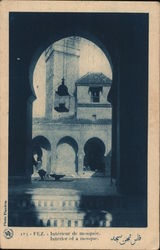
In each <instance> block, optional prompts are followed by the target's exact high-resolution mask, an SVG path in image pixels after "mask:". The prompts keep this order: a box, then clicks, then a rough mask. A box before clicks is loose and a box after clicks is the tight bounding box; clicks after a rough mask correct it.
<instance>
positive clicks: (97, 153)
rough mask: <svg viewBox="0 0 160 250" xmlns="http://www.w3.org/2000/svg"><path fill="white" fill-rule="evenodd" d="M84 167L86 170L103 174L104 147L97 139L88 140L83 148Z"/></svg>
mask: <svg viewBox="0 0 160 250" xmlns="http://www.w3.org/2000/svg"><path fill="white" fill-rule="evenodd" d="M84 152H85V157H84V166H85V167H86V169H89V170H92V171H97V172H102V173H104V172H105V161H104V153H105V145H104V143H103V142H102V141H101V140H100V139H99V138H96V137H94V138H91V139H89V140H88V141H87V142H86V144H85V146H84Z"/></svg>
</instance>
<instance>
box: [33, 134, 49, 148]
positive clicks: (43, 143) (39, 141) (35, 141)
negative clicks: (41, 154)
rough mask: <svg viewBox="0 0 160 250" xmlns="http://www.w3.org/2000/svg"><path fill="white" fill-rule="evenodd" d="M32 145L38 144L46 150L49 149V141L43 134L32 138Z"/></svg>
mask: <svg viewBox="0 0 160 250" xmlns="http://www.w3.org/2000/svg"><path fill="white" fill-rule="evenodd" d="M32 146H33V147H36V146H40V147H42V148H44V149H46V150H48V151H51V143H50V141H49V139H48V138H47V137H45V136H43V135H37V136H35V137H34V138H33V139H32Z"/></svg>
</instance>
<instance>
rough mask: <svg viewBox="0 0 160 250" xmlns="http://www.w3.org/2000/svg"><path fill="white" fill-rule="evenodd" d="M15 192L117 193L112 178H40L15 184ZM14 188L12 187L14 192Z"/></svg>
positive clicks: (111, 194)
mask: <svg viewBox="0 0 160 250" xmlns="http://www.w3.org/2000/svg"><path fill="white" fill-rule="evenodd" d="M13 189H14V192H15V191H16V192H17V193H23V190H24V192H25V193H26V192H27V193H32V194H49V195H50V194H54V195H86V196H87V195H88V196H92V195H93V196H113V195H117V191H116V185H115V183H113V184H112V185H111V183H110V178H106V177H93V178H84V179H83V178H77V179H76V178H68V179H61V180H59V181H55V180H54V179H53V180H52V179H51V180H45V181H40V180H39V179H38V178H37V179H35V180H32V183H30V184H23V185H21V186H15V187H14V188H13ZM13 189H10V192H11V193H12V191H13Z"/></svg>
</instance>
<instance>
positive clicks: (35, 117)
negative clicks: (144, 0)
mask: <svg viewBox="0 0 160 250" xmlns="http://www.w3.org/2000/svg"><path fill="white" fill-rule="evenodd" d="M42 2H43V1H42ZM42 2H41V3H42ZM37 3H38V2H37ZM39 3H40V2H39ZM65 4H66V8H67V9H66V10H65V8H64V6H63V8H62V7H61V8H60V7H59V8H57V9H56V7H55V6H54V8H55V9H54V8H53V9H52V8H51V9H48V8H45V7H41V11H39V10H38V7H37V5H34V4H33V9H32V10H31V8H28V7H26V8H24V10H23V8H20V9H18V8H17V7H16V8H15V6H14V8H11V9H10V10H9V11H8V15H6V17H7V20H8V87H7V89H8V127H7V126H6V129H8V132H7V133H8V138H6V137H5V140H8V142H7V143H8V144H7V145H8V148H7V158H6V159H7V164H6V162H5V161H4V160H3V162H5V168H6V169H7V170H5V171H7V172H6V175H5V174H4V176H7V178H5V177H4V179H5V181H6V182H5V183H6V184H5V183H4V182H3V181H2V182H1V183H2V184H3V186H2V187H3V188H2V189H1V190H4V191H2V192H4V194H5V198H4V199H2V211H3V212H2V213H3V215H2V216H3V219H2V223H3V231H2V234H3V236H2V237H3V238H4V239H5V240H6V241H7V243H8V242H12V240H14V242H15V237H18V238H17V239H20V238H21V239H20V242H22V241H23V239H25V241H26V242H27V240H29V239H31V237H32V239H33V238H35V239H36V240H35V242H34V243H33V244H32V245H31V248H34V247H38V248H40V247H42V245H43V247H44V248H47V246H48V245H49V241H50V243H52V242H54V244H56V245H54V246H53V244H50V246H49V248H54V249H55V248H57V249H59V248H62V242H63V248H64V247H66V248H69V247H70V246H71V244H72V242H74V243H73V244H74V245H73V246H72V247H75V249H76V248H77V247H79V249H81V245H80V244H81V243H82V249H84V248H85V247H86V248H87V247H88V248H89V249H95V248H97V246H98V244H99V242H101V243H103V242H102V241H104V242H105V244H104V246H103V244H100V249H109V248H108V247H107V243H106V241H105V237H106V238H107V234H108V233H107V232H109V233H110V234H109V235H110V236H108V237H109V238H108V239H107V240H109V241H110V244H111V245H112V248H110V249H114V248H117V247H119V248H120V247H121V245H125V249H126V247H127V249H128V247H132V249H135V248H133V245H135V244H137V245H136V249H140V248H139V247H138V246H141V247H142V243H143V244H144V241H145V237H143V234H141V232H145V230H149V228H150V226H151V223H154V221H155V220H154V219H153V220H152V219H150V216H151V214H152V212H153V209H152V210H150V204H151V203H152V202H151V200H150V196H149V195H150V194H151V193H150V192H151V185H150V183H151V182H150V180H151V177H150V176H151V175H150V168H149V167H148V166H149V164H150V163H151V162H153V172H152V173H157V174H155V179H153V178H152V182H154V180H155V185H158V179H156V178H158V172H156V169H157V166H158V165H156V166H155V164H157V158H156V157H155V158H154V159H155V161H154V160H152V161H151V160H150V156H149V152H150V141H152V145H154V143H153V141H154V140H152V137H151V136H150V135H149V131H150V130H149V129H150V121H149V119H150V113H149V111H150V105H152V104H153V100H154V98H150V86H151V84H150V82H151V78H150V76H151V74H149V72H150V67H151V66H150V60H151V59H152V58H153V64H152V73H153V71H154V70H153V65H155V68H156V67H157V64H156V63H155V64H154V62H157V61H156V59H154V53H153V54H151V53H150V48H151V45H153V43H154V41H158V40H154V39H153V42H150V34H151V26H149V23H150V22H151V21H153V20H152V15H150V13H149V11H147V8H146V11H141V9H140V10H139V11H134V9H133V11H132V9H131V10H130V11H122V10H121V9H120V8H119V11H118V9H117V10H115V11H114V8H113V9H112V8H111V10H110V11H107V9H106V7H105V8H104V9H103V8H102V9H101V10H100V11H98V9H96V8H94V11H92V10H91V7H90V8H88V9H86V10H85V11H84V9H83V8H82V10H80V9H75V8H73V9H72V11H71V9H70V8H68V6H69V5H67V2H66V3H65ZM79 4H80V3H79ZM92 4H93V5H90V4H89V6H94V3H92ZM96 4H97V3H96V2H95V6H96ZM101 4H102V3H101ZM72 5H74V4H71V6H72ZM84 5H85V4H84ZM142 5H143V4H142ZM25 6H27V5H25ZM35 6H36V7H35ZM44 6H45V5H44ZM48 6H49V3H48ZM57 6H61V5H58V4H57ZM104 6H107V5H105V4H104ZM81 7H83V4H82V6H81ZM147 7H148V5H147ZM154 8H156V6H154ZM155 27H156V26H155ZM152 33H154V32H152ZM155 48H156V47H155ZM152 51H153V50H152ZM156 51H157V52H158V49H157V50H156ZM6 61H7V60H6ZM1 63H2V64H3V61H1ZM2 67H3V66H2ZM156 69H157V70H158V68H156ZM157 72H158V71H157ZM156 76H157V75H156V73H155V81H154V78H152V88H153V87H154V85H153V84H155V89H156V86H157V85H156V84H157V78H156ZM3 79H5V78H2V80H3ZM3 85H4V84H3ZM4 87H5V86H4ZM4 89H5V88H4ZM152 97H153V95H152ZM156 98H158V97H157V95H155V100H156ZM157 104H158V103H157ZM152 107H153V106H152ZM153 110H154V109H153ZM157 114H158V113H156V116H157ZM152 115H153V112H152ZM153 116H154V115H153ZM156 121H157V120H156ZM152 124H153V123H152ZM156 124H158V123H156ZM153 127H154V125H153ZM151 131H152V132H153V131H156V130H154V129H152V127H151ZM1 132H2V130H1ZM153 135H154V133H153ZM156 143H157V141H156V140H155V146H156V145H158V144H156ZM153 149H154V147H153ZM157 149H158V147H157V146H156V149H154V150H153V152H152V157H153V155H154V153H155V152H157V151H156V150H157ZM4 150H5V148H4ZM1 155H2V154H1ZM1 160H2V159H1ZM2 169H4V168H2ZM154 169H155V172H154ZM1 173H2V175H1V177H3V170H2V172H1ZM153 186H154V184H153ZM157 187H158V186H157ZM154 192H156V190H154ZM157 192H158V189H157ZM157 192H156V194H155V197H158V196H157ZM153 196H154V193H153ZM151 199H152V198H151ZM153 200H154V199H153ZM157 202H158V198H156V203H154V202H153V204H155V214H156V215H157V212H156V211H157V210H156V209H157V204H158V203H157ZM156 228H157V227H156ZM32 229H34V231H33V230H32ZM119 229H120V230H119ZM39 230H40V231H39ZM48 230H49V231H48ZM79 230H80V231H79ZM104 230H105V231H104ZM112 230H119V231H116V232H118V233H114V231H112ZM123 230H124V231H123ZM157 230H158V228H157ZM123 232H125V233H123ZM104 235H105V236H104ZM42 236H43V237H42ZM41 237H42V238H43V239H47V241H46V242H47V243H46V246H45V244H44V242H43V244H42V245H40V242H41V240H42V239H41ZM4 239H3V240H4ZM38 239H39V240H40V242H39V244H38ZM102 239H103V240H102ZM33 241H34V240H33ZM78 242H79V243H78ZM86 242H87V243H86ZM157 242H158V241H157V238H155V244H157ZM94 243H95V245H94ZM17 244H18V243H17ZM19 244H22V243H19ZM29 244H31V243H29V242H28V243H26V247H27V246H30V245H29ZM65 244H66V245H65ZM67 244H68V245H67ZM85 244H86V245H85ZM88 244H91V246H89V245H88ZM138 244H139V245H138ZM113 245H114V246H113ZM153 245H154V244H153ZM8 246H10V247H9V248H12V247H11V245H8ZM17 246H18V247H20V245H17ZM156 246H157V245H156ZM26 247H25V246H24V248H26ZM72 247H71V248H72ZM137 247H138V248H137ZM119 248H118V249H119ZM123 249H124V248H123ZM142 249H147V248H142ZM152 249H154V248H152Z"/></svg>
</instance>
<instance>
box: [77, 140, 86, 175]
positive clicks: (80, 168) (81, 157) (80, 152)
mask: <svg viewBox="0 0 160 250" xmlns="http://www.w3.org/2000/svg"><path fill="white" fill-rule="evenodd" d="M84 156H85V154H84V150H83V147H82V146H81V145H80V146H79V149H78V174H82V173H83V167H84Z"/></svg>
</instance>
